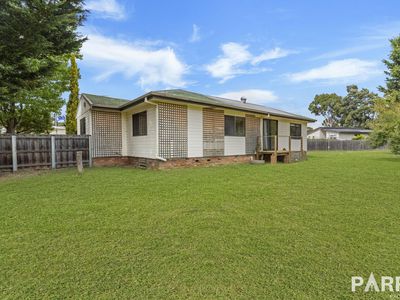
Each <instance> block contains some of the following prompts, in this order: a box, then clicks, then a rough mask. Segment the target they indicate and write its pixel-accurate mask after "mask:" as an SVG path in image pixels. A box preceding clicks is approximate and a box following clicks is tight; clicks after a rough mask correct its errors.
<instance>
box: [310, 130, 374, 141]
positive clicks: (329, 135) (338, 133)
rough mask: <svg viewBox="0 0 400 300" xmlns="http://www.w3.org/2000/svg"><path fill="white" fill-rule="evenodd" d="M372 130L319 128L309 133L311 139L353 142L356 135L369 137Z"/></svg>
mask: <svg viewBox="0 0 400 300" xmlns="http://www.w3.org/2000/svg"><path fill="white" fill-rule="evenodd" d="M371 132H372V130H370V129H362V128H346V127H318V128H315V129H312V130H309V131H308V132H307V138H309V139H330V140H352V139H353V138H354V137H355V136H356V135H363V136H368V135H369V134H370V133H371Z"/></svg>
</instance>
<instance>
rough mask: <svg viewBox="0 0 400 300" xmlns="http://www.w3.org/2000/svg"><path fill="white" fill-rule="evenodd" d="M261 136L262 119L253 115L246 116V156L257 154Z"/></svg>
mask: <svg viewBox="0 0 400 300" xmlns="http://www.w3.org/2000/svg"><path fill="white" fill-rule="evenodd" d="M259 135H260V119H259V118H256V117H255V116H253V115H246V154H254V153H255V151H256V147H257V137H258V136H259Z"/></svg>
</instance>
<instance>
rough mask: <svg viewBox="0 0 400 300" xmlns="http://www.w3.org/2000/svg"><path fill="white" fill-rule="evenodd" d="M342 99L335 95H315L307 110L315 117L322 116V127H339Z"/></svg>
mask: <svg viewBox="0 0 400 300" xmlns="http://www.w3.org/2000/svg"><path fill="white" fill-rule="evenodd" d="M341 102H342V97H340V96H338V95H336V94H321V95H316V96H315V97H314V100H313V101H312V102H311V103H310V105H309V107H308V110H309V111H310V112H312V113H313V114H315V115H316V116H323V117H324V121H323V122H322V125H323V126H327V127H335V126H339V125H340V118H341V117H340V108H341V105H342V103H341Z"/></svg>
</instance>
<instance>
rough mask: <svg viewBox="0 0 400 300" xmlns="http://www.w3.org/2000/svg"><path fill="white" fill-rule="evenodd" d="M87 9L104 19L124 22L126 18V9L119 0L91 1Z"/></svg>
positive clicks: (87, 4)
mask: <svg viewBox="0 0 400 300" xmlns="http://www.w3.org/2000/svg"><path fill="white" fill-rule="evenodd" d="M86 9H88V10H90V11H91V12H94V13H95V15H96V17H100V18H103V19H114V20H123V19H125V17H126V16H125V9H124V7H123V6H122V5H121V4H120V3H118V2H117V0H90V1H88V2H87V3H86Z"/></svg>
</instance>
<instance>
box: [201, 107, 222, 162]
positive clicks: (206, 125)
mask: <svg viewBox="0 0 400 300" xmlns="http://www.w3.org/2000/svg"><path fill="white" fill-rule="evenodd" d="M224 122H225V121H224V111H223V110H217V109H211V108H204V109H203V154H204V156H223V155H224V134H225V128H224Z"/></svg>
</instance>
